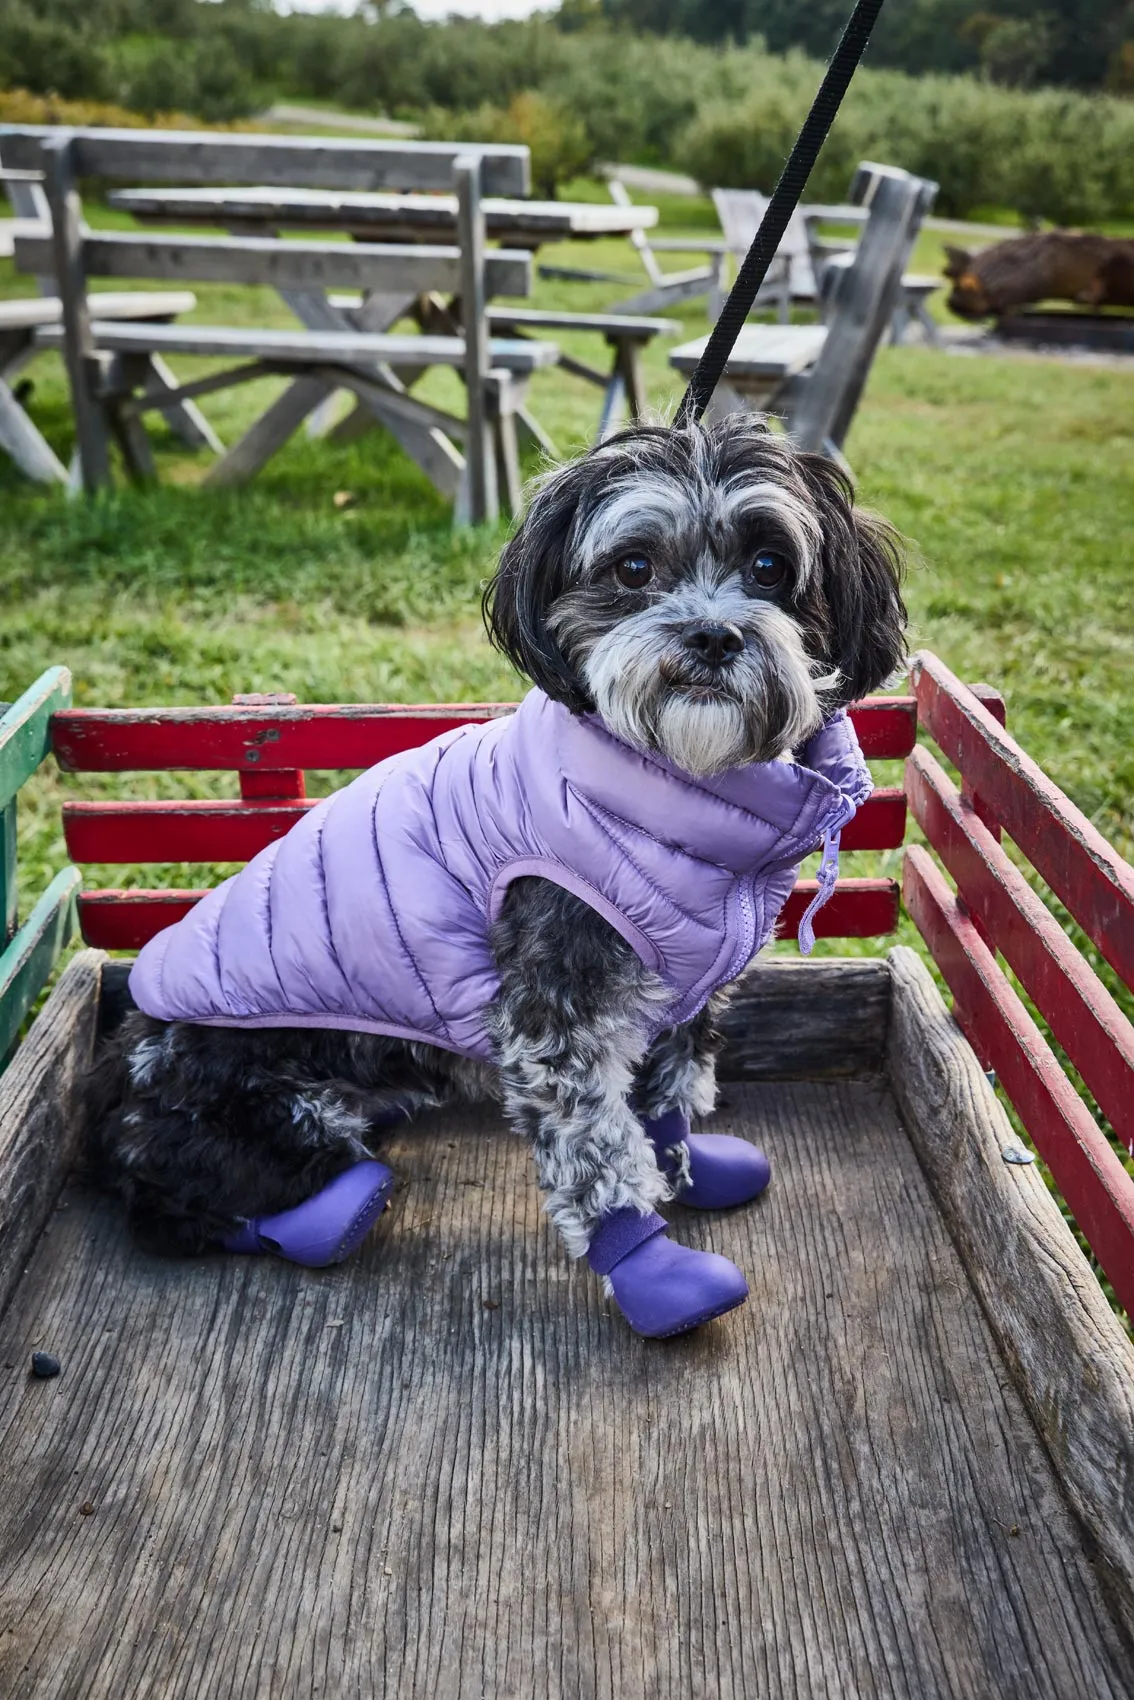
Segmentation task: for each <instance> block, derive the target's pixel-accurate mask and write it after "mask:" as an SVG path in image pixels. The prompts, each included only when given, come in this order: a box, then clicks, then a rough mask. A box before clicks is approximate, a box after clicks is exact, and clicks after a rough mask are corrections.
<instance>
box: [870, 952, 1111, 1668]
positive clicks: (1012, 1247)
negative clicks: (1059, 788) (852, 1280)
mask: <svg viewBox="0 0 1134 1700" xmlns="http://www.w3.org/2000/svg"><path fill="white" fill-rule="evenodd" d="M889 960H890V970H891V973H892V975H893V983H894V1001H893V1008H892V1013H891V1020H890V1080H891V1084H892V1087H893V1090H894V1094H895V1097H896V1098H897V1101H898V1103H899V1105H900V1107H901V1111H902V1115H903V1117H904V1119H905V1122H906V1125H907V1127H908V1128H909V1131H910V1137H911V1139H912V1140H913V1142H914V1145H915V1147H916V1149H917V1152H918V1155H919V1157H920V1158H921V1161H922V1163H923V1165H924V1166H925V1170H926V1173H927V1174H928V1176H929V1179H930V1183H931V1185H932V1186H933V1189H934V1192H935V1194H936V1196H937V1200H938V1203H939V1204H940V1207H941V1210H942V1213H943V1215H944V1217H945V1220H946V1222H947V1223H948V1226H949V1230H950V1232H951V1234H952V1236H953V1240H954V1243H955V1244H956V1246H957V1248H958V1250H959V1252H960V1254H961V1257H962V1258H963V1259H964V1263H965V1266H966V1268H967V1270H968V1273H969V1278H970V1280H971V1281H972V1283H973V1286H974V1288H975V1290H976V1293H977V1295H978V1297H979V1298H980V1301H981V1304H982V1305H983V1307H984V1310H985V1313H986V1315H987V1317H988V1320H989V1323H990V1324H991V1326H992V1329H993V1331H994V1333H995V1335H996V1337H997V1340H998V1341H999V1343H1000V1348H1001V1351H1002V1352H1003V1354H1004V1357H1005V1361H1006V1362H1007V1364H1008V1366H1009V1368H1010V1369H1011V1371H1012V1374H1013V1376H1014V1378H1015V1380H1016V1383H1017V1385H1018V1387H1019V1388H1020V1391H1021V1393H1022V1394H1023V1397H1024V1399H1025V1400H1026V1402H1027V1405H1028V1408H1029V1409H1030V1411H1031V1414H1032V1418H1033V1420H1034V1421H1035V1424H1036V1426H1037V1428H1038V1430H1039V1432H1040V1434H1041V1435H1042V1436H1043V1439H1044V1442H1045V1444H1046V1445H1047V1448H1048V1450H1049V1452H1050V1453H1051V1456H1052V1459H1053V1460H1054V1463H1055V1467H1056V1470H1057V1473H1058V1475H1059V1478H1060V1480H1061V1481H1062V1483H1063V1487H1064V1490H1065V1491H1066V1493H1067V1495H1068V1498H1069V1499H1070V1501H1071V1504H1072V1505H1073V1506H1074V1508H1075V1510H1076V1511H1077V1512H1078V1514H1079V1516H1080V1517H1081V1518H1082V1519H1083V1522H1084V1523H1085V1524H1086V1526H1087V1528H1088V1529H1089V1530H1090V1532H1091V1534H1092V1536H1093V1537H1094V1539H1095V1540H1096V1541H1097V1542H1098V1545H1099V1549H1100V1552H1101V1553H1102V1555H1103V1558H1104V1559H1105V1569H1106V1573H1107V1581H1108V1584H1109V1586H1110V1588H1111V1590H1112V1592H1113V1595H1114V1597H1115V1599H1116V1601H1117V1602H1118V1604H1119V1605H1120V1607H1121V1611H1122V1614H1123V1616H1124V1619H1125V1622H1126V1624H1127V1626H1128V1628H1134V1347H1132V1346H1131V1343H1130V1341H1129V1339H1128V1338H1127V1337H1126V1335H1125V1333H1124V1331H1123V1329H1122V1327H1121V1324H1120V1323H1119V1322H1118V1320H1117V1318H1116V1317H1115V1316H1114V1314H1113V1312H1112V1311H1111V1309H1110V1307H1109V1305H1108V1304H1107V1302H1106V1299H1105V1297H1104V1296H1103V1293H1102V1290H1101V1288H1100V1287H1099V1284H1098V1282H1097V1281H1096V1279H1095V1277H1094V1275H1093V1274H1092V1273H1091V1270H1090V1269H1089V1268H1088V1266H1087V1262H1086V1260H1085V1258H1084V1257H1083V1255H1082V1253H1081V1252H1080V1250H1079V1248H1078V1246H1077V1245H1076V1243H1075V1240H1074V1238H1073V1237H1072V1235H1071V1233H1070V1230H1069V1229H1068V1227H1067V1225H1066V1223H1065V1222H1064V1220H1063V1217H1062V1216H1061V1214H1060V1212H1059V1209H1058V1206H1057V1205H1056V1202H1055V1200H1054V1198H1053V1197H1052V1195H1051V1193H1050V1192H1049V1191H1048V1189H1047V1187H1046V1185H1045V1184H1044V1181H1043V1178H1042V1176H1041V1175H1040V1174H1039V1172H1038V1170H1037V1169H1036V1168H1034V1167H1032V1166H1028V1165H1019V1164H1008V1163H1006V1162H1005V1161H1004V1155H1003V1154H1004V1152H1005V1150H1008V1149H1010V1148H1014V1147H1016V1146H1017V1144H1018V1142H1017V1139H1016V1136H1015V1134H1014V1133H1013V1131H1012V1127H1011V1124H1010V1123H1009V1121H1008V1118H1007V1116H1006V1115H1005V1114H1004V1112H1003V1110H1002V1108H1001V1106H1000V1104H999V1102H998V1101H997V1098H996V1095H995V1093H994V1092H993V1090H992V1089H991V1087H990V1086H989V1084H988V1082H987V1080H986V1079H985V1077H984V1074H983V1071H982V1070H981V1068H980V1065H979V1063H978V1062H977V1059H976V1057H975V1056H974V1055H973V1052H972V1050H971V1049H970V1047H969V1046H968V1045H967V1044H966V1042H965V1040H964V1038H963V1037H962V1035H961V1033H960V1031H959V1029H958V1027H957V1025H956V1023H955V1022H954V1021H953V1019H952V1017H951V1016H950V1015H949V1013H948V1012H947V1010H946V1008H945V1005H944V1003H943V1002H942V999H941V996H940V994H939V992H938V991H937V988H936V986H935V985H934V983H933V980H932V978H931V976H930V974H929V972H928V970H927V969H926V968H925V967H924V965H923V964H922V963H921V962H920V961H919V959H918V957H917V956H916V955H915V954H914V952H913V951H911V950H907V949H905V948H903V947H899V948H897V949H895V950H893V951H891V953H890V958H889ZM1130 1669H1131V1667H1130V1665H1129V1664H1128V1665H1127V1672H1128V1673H1129V1671H1130Z"/></svg>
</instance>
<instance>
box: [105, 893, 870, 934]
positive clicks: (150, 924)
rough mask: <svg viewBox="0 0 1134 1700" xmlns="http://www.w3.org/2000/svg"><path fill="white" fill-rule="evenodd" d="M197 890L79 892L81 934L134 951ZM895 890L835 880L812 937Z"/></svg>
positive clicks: (854, 925)
mask: <svg viewBox="0 0 1134 1700" xmlns="http://www.w3.org/2000/svg"><path fill="white" fill-rule="evenodd" d="M204 895H205V893H204V892H203V891H114V890H107V891H84V892H81V893H80V894H79V924H80V926H81V928H82V933H83V938H84V939H85V940H86V942H87V943H88V944H89V945H95V946H97V947H98V948H99V949H100V950H140V949H141V948H142V946H143V945H144V944H145V943H146V941H147V940H148V939H152V938H153V936H154V934H155V933H160V932H161V930H162V928H163V927H171V926H172V925H173V923H174V922H175V921H180V919H181V917H182V916H183V915H187V914H188V913H189V911H190V909H192V907H193V905H194V903H198V902H200V900H201V898H202V897H204ZM814 895H815V881H814V880H800V881H799V883H798V884H797V886H796V888H795V890H794V891H793V892H792V894H791V896H790V897H789V898H788V900H787V903H786V904H785V905H784V909H783V913H782V915H781V917H780V928H779V930H780V932H781V933H782V934H783V935H784V936H785V937H794V934H795V930H796V928H797V927H798V926H799V922H800V919H801V917H802V915H803V911H804V910H805V909H806V907H807V905H808V904H809V903H810V901H811V899H812V898H813V897H814ZM898 906H899V892H898V886H897V883H896V881H894V880H871V879H862V880H840V881H839V883H838V885H837V886H836V887H835V892H834V895H833V896H832V898H831V900H830V902H829V903H827V904H826V905H825V906H824V907H823V908H822V909H820V911H819V913H818V915H817V916H816V917H815V934H816V937H817V938H848V939H849V938H855V939H862V938H875V937H877V936H878V935H880V934H882V933H892V932H893V931H894V928H895V927H896V926H897V924H898Z"/></svg>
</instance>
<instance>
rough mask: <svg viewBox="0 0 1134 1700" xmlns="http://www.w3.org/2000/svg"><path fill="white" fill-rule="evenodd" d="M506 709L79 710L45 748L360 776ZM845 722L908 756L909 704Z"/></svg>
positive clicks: (880, 750)
mask: <svg viewBox="0 0 1134 1700" xmlns="http://www.w3.org/2000/svg"><path fill="white" fill-rule="evenodd" d="M513 707H514V704H509V703H443V704H438V705H435V706H434V705H431V706H427V707H417V706H415V707H409V708H407V707H400V706H386V705H383V706H378V707H375V706H371V705H368V704H350V703H347V704H320V703H315V704H306V705H304V706H302V707H294V708H290V707H268V708H265V707H263V706H259V705H256V706H246V707H233V708H141V709H134V708H117V709H115V708H80V709H69V710H67V711H65V712H63V713H59V714H56V715H55V716H54V717H53V719H52V747H53V749H54V751H55V755H56V759H57V760H58V762H59V765H60V766H61V767H62V768H64V769H66V770H67V771H68V772H74V773H128V772H149V771H155V770H166V769H173V768H177V769H190V770H198V771H203V770H205V769H227V770H229V771H234V772H242V771H243V772H248V771H249V770H251V771H255V772H265V771H267V770H271V769H277V768H288V769H299V770H302V769H311V768H363V767H372V766H373V765H374V763H375V762H378V761H382V760H384V759H385V757H386V756H390V755H396V754H398V752H399V751H401V750H407V749H413V748H415V747H416V746H417V745H418V744H422V743H425V741H426V740H427V739H429V738H435V737H437V735H438V734H439V733H441V732H447V731H450V730H451V729H452V728H453V727H455V726H464V725H467V724H468V723H469V722H470V721H482V720H492V719H496V718H497V717H498V716H499V715H501V714H507V713H510V712H511V710H512V708H513ZM851 719H852V720H853V721H854V724H855V728H856V730H857V732H858V736H859V739H860V741H861V743H862V748H863V751H864V753H865V754H866V755H867V756H869V757H872V758H874V759H876V760H882V759H886V758H890V759H900V758H901V757H903V756H906V755H908V754H909V752H910V750H912V749H913V746H914V742H915V739H916V736H917V707H916V704H915V703H914V700H913V698H912V697H872V698H870V699H869V700H868V701H866V702H863V703H858V704H856V705H855V707H854V708H853V709H852V710H851Z"/></svg>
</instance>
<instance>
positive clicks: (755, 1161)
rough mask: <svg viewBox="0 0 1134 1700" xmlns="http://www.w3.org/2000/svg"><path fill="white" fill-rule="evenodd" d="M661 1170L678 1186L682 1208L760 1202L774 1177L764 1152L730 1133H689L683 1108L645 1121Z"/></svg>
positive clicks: (678, 1199) (720, 1207)
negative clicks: (755, 1199)
mask: <svg viewBox="0 0 1134 1700" xmlns="http://www.w3.org/2000/svg"><path fill="white" fill-rule="evenodd" d="M645 1129H646V1137H647V1139H648V1140H649V1141H650V1143H651V1144H652V1145H653V1148H654V1151H655V1152H656V1154H657V1159H658V1168H659V1169H661V1171H662V1173H663V1174H664V1175H666V1176H668V1178H669V1179H670V1180H671V1181H673V1182H674V1183H675V1189H676V1190H675V1196H676V1198H677V1202H678V1203H679V1204H691V1205H692V1206H693V1208H694V1209H695V1210H729V1209H731V1208H732V1207H733V1206H734V1205H736V1204H750V1203H751V1201H752V1200H753V1199H754V1198H759V1196H760V1194H761V1193H762V1192H763V1191H764V1188H765V1187H766V1186H767V1184H768V1182H769V1181H770V1180H771V1178H772V1166H771V1164H770V1163H769V1162H768V1159H767V1158H766V1157H765V1155H764V1153H763V1152H762V1151H761V1150H760V1148H759V1147H758V1146H756V1145H753V1144H752V1143H751V1142H750V1141H749V1140H747V1139H734V1138H733V1136H732V1135H731V1134H729V1133H690V1131H689V1118H688V1116H686V1115H685V1114H684V1113H683V1112H682V1111H681V1110H667V1111H666V1113H665V1115H664V1116H657V1117H656V1118H655V1119H654V1120H653V1121H647V1122H646V1123H645Z"/></svg>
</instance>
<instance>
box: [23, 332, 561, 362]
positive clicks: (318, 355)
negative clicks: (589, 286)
mask: <svg viewBox="0 0 1134 1700" xmlns="http://www.w3.org/2000/svg"><path fill="white" fill-rule="evenodd" d="M92 330H93V333H94V336H95V340H96V341H97V343H98V346H99V348H100V349H101V350H103V351H105V352H107V353H112V354H134V353H139V354H146V353H152V352H157V353H160V354H194V355H216V356H219V357H221V358H223V359H232V358H247V359H253V360H264V361H272V362H276V363H277V364H278V365H279V367H280V369H281V370H286V369H287V368H288V367H291V366H298V365H313V366H320V365H325V364H327V363H331V362H334V363H339V362H346V363H349V364H356V363H358V362H362V363H364V364H373V363H374V362H375V361H388V362H390V364H392V365H395V366H399V367H416V368H417V369H418V370H421V371H424V370H425V369H426V367H429V366H458V367H459V366H462V365H463V364H464V359H465V344H464V338H463V337H446V336H412V335H407V336H401V335H394V334H391V333H389V332H383V333H380V334H379V333H377V332H369V331H304V330H298V329H297V330H283V329H280V330H265V329H260V328H259V327H257V326H255V325H248V326H243V325H241V326H237V325H152V326H150V325H117V324H109V323H108V324H103V323H102V321H101V320H96V321H95V322H94V324H93V326H92ZM36 340H37V342H38V343H39V345H40V346H41V347H43V348H55V347H57V346H59V345H60V343H61V335H60V333H59V331H58V330H56V328H55V327H54V326H51V325H49V326H47V327H46V329H44V330H43V331H40V332H39V333H38V334H37V339H36ZM489 349H490V352H491V358H492V363H493V365H494V366H501V367H503V368H505V369H506V370H508V371H514V372H521V373H529V372H537V371H540V370H542V369H543V368H544V367H547V366H554V365H555V362H556V361H557V360H558V358H559V350H558V348H557V347H556V345H555V343H553V342H529V341H520V340H516V341H508V340H506V339H504V338H495V337H494V338H493V340H492V342H491V343H490V344H489Z"/></svg>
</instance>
